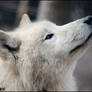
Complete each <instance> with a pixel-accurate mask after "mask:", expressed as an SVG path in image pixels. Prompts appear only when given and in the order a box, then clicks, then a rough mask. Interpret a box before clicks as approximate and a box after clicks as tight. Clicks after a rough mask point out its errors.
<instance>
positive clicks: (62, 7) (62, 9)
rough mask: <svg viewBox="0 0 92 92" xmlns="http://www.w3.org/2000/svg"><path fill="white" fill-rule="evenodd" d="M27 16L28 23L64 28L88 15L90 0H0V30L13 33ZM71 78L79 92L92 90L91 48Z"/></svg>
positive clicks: (90, 10) (90, 9)
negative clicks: (51, 24) (44, 22)
mask: <svg viewBox="0 0 92 92" xmlns="http://www.w3.org/2000/svg"><path fill="white" fill-rule="evenodd" d="M24 13H27V14H28V15H29V17H30V19H31V21H38V20H50V21H52V22H54V23H56V24H57V25H64V24H66V23H68V22H71V21H74V20H77V19H79V18H82V17H85V16H88V15H92V1H91V0H46V1H45V0H43V1H42V0H41V1H40V0H7V1H3V0H1V1H0V30H4V31H13V29H14V28H16V27H17V26H18V25H19V22H20V20H21V16H22V15H23V14H24ZM74 76H75V78H76V81H77V85H78V88H79V90H85V91H88V90H91V91H92V48H90V49H89V50H88V51H87V52H86V53H85V55H84V56H83V57H81V59H79V62H78V64H77V66H76V69H75V71H74Z"/></svg>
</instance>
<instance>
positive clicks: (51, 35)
mask: <svg viewBox="0 0 92 92" xmlns="http://www.w3.org/2000/svg"><path fill="white" fill-rule="evenodd" d="M53 36H54V34H53V33H51V34H47V35H46V37H45V40H49V39H51V38H52V37H53Z"/></svg>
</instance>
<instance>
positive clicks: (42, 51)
mask: <svg viewBox="0 0 92 92" xmlns="http://www.w3.org/2000/svg"><path fill="white" fill-rule="evenodd" d="M91 35H92V17H91V16H88V17H85V18H82V19H79V20H76V21H74V22H71V23H69V24H66V25H63V26H57V25H56V24H54V23H51V22H49V21H42V22H36V23H31V21H30V19H29V18H28V16H27V15H26V14H25V15H24V16H23V17H22V20H21V22H20V25H19V27H18V28H17V29H16V30H15V31H13V32H7V33H5V32H3V31H0V60H1V61H0V66H1V68H2V69H0V72H2V71H1V70H3V71H4V72H5V73H6V74H8V75H9V73H10V78H11V77H12V76H17V77H18V78H19V79H20V80H21V81H22V85H23V87H22V88H20V89H21V90H43V89H46V90H74V88H73V85H75V84H74V83H73V77H72V73H73V70H74V68H75V65H76V60H77V59H78V58H79V57H80V56H81V55H82V54H83V53H84V52H85V51H86V50H87V49H88V48H89V47H91V46H92V36H91ZM0 76H1V77H3V78H4V79H5V78H6V76H4V75H3V74H1V73H0ZM15 78H16V77H15ZM10 80H11V79H10ZM1 81H2V80H0V83H1ZM71 82H72V83H71ZM5 83H6V84H7V83H8V84H9V79H8V80H6V82H5ZM6 84H5V85H6ZM11 84H12V83H11ZM72 84H73V85H72ZM9 85H10V84H9ZM9 85H8V86H9ZM13 85H14V84H13ZM70 85H72V86H70ZM8 86H7V87H6V89H7V90H11V88H10V87H8ZM14 87H15V86H14ZM12 89H13V88H12ZM15 89H16V90H19V89H18V87H16V88H15Z"/></svg>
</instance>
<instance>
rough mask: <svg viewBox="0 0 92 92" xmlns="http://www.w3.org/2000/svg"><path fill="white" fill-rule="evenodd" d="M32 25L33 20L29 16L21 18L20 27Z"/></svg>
mask: <svg viewBox="0 0 92 92" xmlns="http://www.w3.org/2000/svg"><path fill="white" fill-rule="evenodd" d="M30 24H31V20H30V18H29V16H28V15H27V14H24V15H23V16H22V18H21V21H20V24H19V27H24V26H26V25H30Z"/></svg>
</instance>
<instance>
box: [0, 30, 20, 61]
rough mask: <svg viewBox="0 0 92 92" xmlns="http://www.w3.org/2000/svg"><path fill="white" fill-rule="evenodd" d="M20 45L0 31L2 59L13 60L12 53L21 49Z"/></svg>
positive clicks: (0, 53) (0, 54)
mask: <svg viewBox="0 0 92 92" xmlns="http://www.w3.org/2000/svg"><path fill="white" fill-rule="evenodd" d="M19 46H20V44H19V42H18V41H17V40H15V39H14V38H13V37H11V36H10V35H9V34H8V33H6V32H3V31H1V30H0V58H2V59H3V60H9V59H11V57H10V56H11V53H12V52H13V51H16V50H17V49H18V48H19Z"/></svg>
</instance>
